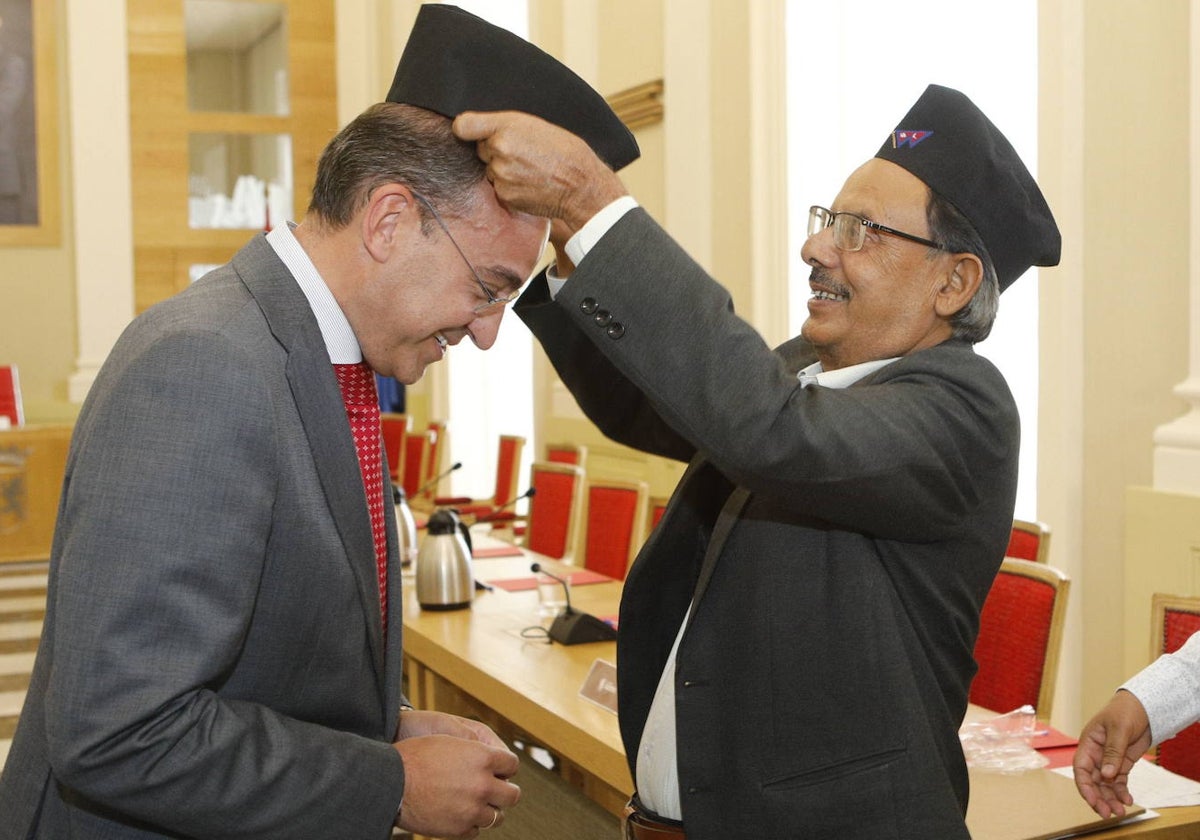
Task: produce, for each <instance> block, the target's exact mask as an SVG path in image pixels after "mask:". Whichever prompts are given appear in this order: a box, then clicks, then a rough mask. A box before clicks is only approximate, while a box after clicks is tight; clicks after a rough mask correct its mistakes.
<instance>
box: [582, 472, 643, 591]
mask: <svg viewBox="0 0 1200 840" xmlns="http://www.w3.org/2000/svg"><path fill="white" fill-rule="evenodd" d="M593 490H621V491H626V492H630V493H633V494H634V497H635V498H634V507H633V521H632V522H630V525H629V549H628V551H626V553H625V568H624V570H623V571H622V573H621V579H622V580H624V578H625V572H626V571H628V569H629V564H630V563H632V562H633V558H634V557H636V556H637V553H638V551H640V550H641V548H642V543H643V542H645V536H646V521H647V519H648V518H649V516H648V515H649V512H650V505H649V499H650V485H649V484H647V483H646V482H644V481H622V480H619V479H604V478H601V479H595V480H589V481H588V482H587V498H586V501H585V504H584V523H585V528H584V533H583V565H584V566H585V567H588V556H587V547H588V538H589V537H590V533H591V528H592V522H591V514H592V491H593Z"/></svg>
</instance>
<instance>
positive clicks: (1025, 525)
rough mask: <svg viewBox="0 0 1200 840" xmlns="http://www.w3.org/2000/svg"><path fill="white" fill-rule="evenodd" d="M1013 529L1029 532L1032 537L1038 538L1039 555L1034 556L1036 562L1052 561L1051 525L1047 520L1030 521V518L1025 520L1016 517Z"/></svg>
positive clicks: (1024, 532)
mask: <svg viewBox="0 0 1200 840" xmlns="http://www.w3.org/2000/svg"><path fill="white" fill-rule="evenodd" d="M1012 529H1013V531H1019V532H1021V533H1023V534H1028V535H1030V536H1031V537H1035V538H1036V539H1037V541H1038V543H1037V546H1038V547H1037V556H1036V557H1034V558H1032V559H1033V560H1034V561H1035V562H1037V563H1048V562H1050V526H1049V525H1047V524H1046V523H1045V522H1040V521H1038V520H1033V521H1029V520H1025V519H1014V520H1013V526H1012ZM1018 559H1030V558H1018Z"/></svg>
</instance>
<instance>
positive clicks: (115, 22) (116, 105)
mask: <svg viewBox="0 0 1200 840" xmlns="http://www.w3.org/2000/svg"><path fill="white" fill-rule="evenodd" d="M66 7H67V15H66V32H67V62H66V66H67V85H68V91H69V93H68V99H69V102H70V159H71V179H72V181H73V187H72V194H73V196H74V201H73V205H74V207H73V209H74V222H73V225H72V227H73V230H74V236H75V241H74V250H75V287H76V298H77V301H78V311H77V314H76V329H77V332H78V337H79V356H78V358H77V359H76V361H75V371H74V372H73V373H72V374H71V376H70V378H69V379H68V382H67V393H68V398H69V399H70V400H71V401H72V402H82V401H83V398H84V397H85V396H87V392H88V389H89V388H90V387H91V384H92V381H93V380H94V379H95V378H96V373H97V372H98V371H99V370H100V365H101V364H102V363H103V361H104V359H105V357H106V356H107V355H108V353H109V351H110V350H111V349H112V346H113V344H114V343H115V342H116V340H117V337H118V336H119V335H120V334H121V330H123V329H124V328H125V326H126V325H127V324H128V323H129V321H130V320H131V319H132V317H133V198H132V194H131V188H130V183H131V181H130V152H129V72H128V67H129V57H128V51H127V49H126V44H127V42H126V16H125V4H124V3H123V2H121V0H102V2H97V0H67V2H66Z"/></svg>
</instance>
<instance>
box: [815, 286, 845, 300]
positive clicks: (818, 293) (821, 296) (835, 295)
mask: <svg viewBox="0 0 1200 840" xmlns="http://www.w3.org/2000/svg"><path fill="white" fill-rule="evenodd" d="M849 299H850V295H847V294H842V293H839V292H831V291H829V290H828V289H814V290H813V293H812V300H832V301H835V302H838V303H841V302H844V301H847V300H849Z"/></svg>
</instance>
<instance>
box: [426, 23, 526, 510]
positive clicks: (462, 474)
mask: <svg viewBox="0 0 1200 840" xmlns="http://www.w3.org/2000/svg"><path fill="white" fill-rule="evenodd" d="M456 5H458V6H459V7H461V8H463V9H465V10H466V11H468V12H470V13H471V14H474V15H478V16H479V17H481V18H484V19H485V20H487V21H489V22H491V23H493V24H495V25H496V26H502V27H504V28H505V29H507V30H509V31H510V32H513V33H515V34H517V35H520V36H521V37H522V38H526V37H528V34H529V9H528V3H527V2H526V0H457V3H456ZM446 362H447V378H448V381H449V386H448V391H449V416H450V418H451V423H450V445H451V447H453V450H454V454H453V459H454V460H455V461H461V462H462V469H459V470H456V471H455V472H454V473H453V474H452V475H451V479H450V493H451V495H455V496H471V497H473V498H488V497H490V496H491V495H492V491H493V489H494V488H495V481H496V446H497V442H498V441H499V439H500V435H521V436H523V437H524V438H525V440H526V444H525V449H524V454H523V456H522V464H521V470H520V475H521V477H522V478H521V481H522V482H524V481H525V480H526V476H528V475H529V466H530V463H531V461H532V459H533V453H534V441H533V337H532V336H531V335H530V334H529V330H527V329H526V328H525V325H524V324H522V323H521V322H520V319H519V318H517V316H516V315H514V314H513V313H512V307H511V305H510V306H508V307H505V312H504V318H503V319H502V320H501V322H500V333H499V335H498V336H497V338H496V343H495V344H493V345H492V347H491V349H489V350H488V351H487V352H486V353H483V352H480V351H479V350H477V349H476V348H475V347H474V345H472V344H471V342H469V341H465V342H463V343H462V344H459V345H458V346H457V347H453V348H451V350H450V352H449V353H448V354H447V356H446ZM518 487H519V490H520V491H522V492H523V491H524V490H525V487H524V484H523V483H522V484H520V485H518Z"/></svg>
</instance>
